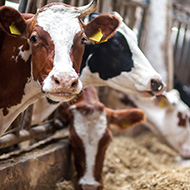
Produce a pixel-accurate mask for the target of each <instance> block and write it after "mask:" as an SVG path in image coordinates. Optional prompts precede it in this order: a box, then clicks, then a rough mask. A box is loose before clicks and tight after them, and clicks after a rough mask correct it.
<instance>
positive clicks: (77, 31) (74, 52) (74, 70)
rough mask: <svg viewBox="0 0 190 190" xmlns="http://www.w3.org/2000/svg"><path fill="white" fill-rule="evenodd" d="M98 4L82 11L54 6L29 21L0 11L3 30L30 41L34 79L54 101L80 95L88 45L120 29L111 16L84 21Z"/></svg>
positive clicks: (6, 9)
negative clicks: (82, 70) (82, 65)
mask: <svg viewBox="0 0 190 190" xmlns="http://www.w3.org/2000/svg"><path fill="white" fill-rule="evenodd" d="M96 4H97V0H93V1H92V2H91V3H89V4H88V5H86V6H82V7H73V6H68V5H65V4H64V3H51V4H48V5H46V6H44V7H43V8H41V9H40V10H39V11H38V13H37V14H36V15H34V16H33V17H32V18H30V19H28V20H26V19H25V18H24V17H23V16H22V15H21V14H20V13H19V12H18V11H16V10H15V9H13V8H10V7H6V6H2V7H1V8H0V26H1V28H2V29H3V30H4V31H5V32H6V33H8V34H9V35H11V36H13V37H17V36H19V37H20V38H25V39H27V41H28V44H29V46H30V51H31V60H32V77H33V79H34V80H35V81H38V82H39V84H40V85H41V90H42V92H43V93H44V94H45V95H46V96H47V97H48V98H49V99H50V100H53V101H69V100H70V99H72V98H73V97H75V96H76V95H77V94H79V93H80V91H81V90H82V83H81V81H80V80H79V75H78V73H79V70H80V64H81V60H82V55H83V52H84V42H85V41H86V40H87V39H91V41H93V39H94V38H93V37H94V36H95V35H96V34H97V33H101V37H100V39H99V41H104V40H106V39H107V38H108V37H110V36H112V35H113V32H114V30H115V29H116V28H117V27H118V25H119V20H118V19H117V18H116V17H115V16H112V17H110V16H108V15H107V16H106V15H104V16H102V17H99V18H97V19H96V20H94V21H93V22H91V23H89V24H86V25H85V24H84V23H83V22H82V21H81V19H80V18H81V17H83V16H86V15H87V14H89V13H90V12H92V11H93V10H94V9H95V8H96ZM105 23H106V26H105Z"/></svg>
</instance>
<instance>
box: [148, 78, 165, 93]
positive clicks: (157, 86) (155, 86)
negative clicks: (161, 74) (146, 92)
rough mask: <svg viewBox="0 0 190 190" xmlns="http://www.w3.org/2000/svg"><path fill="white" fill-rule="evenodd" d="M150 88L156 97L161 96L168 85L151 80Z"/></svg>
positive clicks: (157, 80)
mask: <svg viewBox="0 0 190 190" xmlns="http://www.w3.org/2000/svg"><path fill="white" fill-rule="evenodd" d="M150 88H151V90H152V92H153V93H154V94H155V95H160V94H162V93H163V91H164V90H165V88H166V85H165V83H164V82H162V81H161V80H159V79H151V81H150Z"/></svg>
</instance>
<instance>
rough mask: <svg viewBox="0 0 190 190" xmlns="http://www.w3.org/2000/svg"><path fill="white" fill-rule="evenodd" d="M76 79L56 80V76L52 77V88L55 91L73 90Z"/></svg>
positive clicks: (76, 84)
mask: <svg viewBox="0 0 190 190" xmlns="http://www.w3.org/2000/svg"><path fill="white" fill-rule="evenodd" d="M78 80H79V79H78V77H70V76H68V77H63V78H58V77H56V76H54V75H53V76H52V82H53V83H54V86H55V87H56V89H60V90H71V91H72V90H75V89H76V88H77V86H78V82H79V81H78Z"/></svg>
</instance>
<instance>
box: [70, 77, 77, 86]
mask: <svg viewBox="0 0 190 190" xmlns="http://www.w3.org/2000/svg"><path fill="white" fill-rule="evenodd" d="M77 85H78V80H77V79H76V80H74V81H73V82H72V84H71V87H72V88H75V87H76V86H77Z"/></svg>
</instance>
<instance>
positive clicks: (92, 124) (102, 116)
mask: <svg viewBox="0 0 190 190" xmlns="http://www.w3.org/2000/svg"><path fill="white" fill-rule="evenodd" d="M71 108H74V107H71ZM71 111H72V113H73V115H74V122H73V125H74V128H75V130H76V132H77V134H78V135H79V137H80V139H81V140H82V142H83V145H84V148H85V154H86V157H85V158H86V171H85V174H84V176H83V177H82V178H81V179H80V181H79V183H80V184H81V185H93V186H99V183H98V182H97V181H96V180H95V179H94V166H95V158H96V154H97V151H98V144H99V141H100V139H101V138H102V137H103V134H104V133H105V131H106V127H107V119H106V112H105V111H104V110H103V112H99V111H95V112H94V113H93V114H90V115H82V114H81V112H79V111H77V110H76V109H71ZM94 137H95V138H94Z"/></svg>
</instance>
